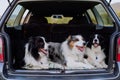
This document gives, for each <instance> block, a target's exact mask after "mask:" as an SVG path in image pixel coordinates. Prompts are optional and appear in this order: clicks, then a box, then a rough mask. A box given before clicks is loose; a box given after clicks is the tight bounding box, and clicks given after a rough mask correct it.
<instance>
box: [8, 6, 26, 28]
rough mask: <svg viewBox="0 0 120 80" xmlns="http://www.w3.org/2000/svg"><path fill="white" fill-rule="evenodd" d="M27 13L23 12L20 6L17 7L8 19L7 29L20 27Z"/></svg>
mask: <svg viewBox="0 0 120 80" xmlns="http://www.w3.org/2000/svg"><path fill="white" fill-rule="evenodd" d="M27 13H28V10H25V9H24V7H22V6H21V5H17V7H16V8H15V10H14V11H13V13H12V14H11V16H10V18H9V19H8V22H7V27H13V26H18V25H20V24H21V23H22V20H24V17H25V16H26V14H27Z"/></svg>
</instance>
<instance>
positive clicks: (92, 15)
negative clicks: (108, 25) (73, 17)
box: [87, 9, 97, 24]
mask: <svg viewBox="0 0 120 80" xmlns="http://www.w3.org/2000/svg"><path fill="white" fill-rule="evenodd" d="M87 13H88V14H89V17H90V18H91V21H92V23H94V24H97V21H96V18H95V16H94V14H93V12H92V11H91V10H90V9H89V10H87Z"/></svg>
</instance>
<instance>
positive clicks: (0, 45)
mask: <svg viewBox="0 0 120 80" xmlns="http://www.w3.org/2000/svg"><path fill="white" fill-rule="evenodd" d="M3 54H4V43H3V38H2V37H0V62H3V59H4V56H3Z"/></svg>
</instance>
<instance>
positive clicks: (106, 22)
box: [94, 4, 113, 27]
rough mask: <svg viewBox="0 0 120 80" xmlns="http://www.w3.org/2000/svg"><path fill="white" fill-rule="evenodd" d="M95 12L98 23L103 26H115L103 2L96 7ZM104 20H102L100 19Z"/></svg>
mask: <svg viewBox="0 0 120 80" xmlns="http://www.w3.org/2000/svg"><path fill="white" fill-rule="evenodd" d="M95 10H96V12H94V13H95V14H96V19H97V22H98V24H100V25H103V26H106V27H107V26H113V23H112V19H111V17H110V16H109V15H108V13H107V12H106V10H105V9H104V7H103V6H102V5H101V4H98V5H96V6H95V7H94V11H95ZM100 20H102V21H100Z"/></svg>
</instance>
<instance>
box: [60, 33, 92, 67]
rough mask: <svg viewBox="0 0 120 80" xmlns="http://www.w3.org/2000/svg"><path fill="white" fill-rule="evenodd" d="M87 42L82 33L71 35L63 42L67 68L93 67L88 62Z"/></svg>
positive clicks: (62, 48) (62, 47) (62, 46)
mask: <svg viewBox="0 0 120 80" xmlns="http://www.w3.org/2000/svg"><path fill="white" fill-rule="evenodd" d="M85 44H86V42H85V40H84V38H83V37H82V35H72V36H69V37H68V38H67V39H66V40H65V41H64V42H63V43H62V44H61V50H62V54H63V55H64V57H65V59H66V65H67V67H66V69H92V68H94V67H93V66H92V65H91V64H88V63H86V61H85V59H84V54H85V52H86V51H85V50H86V46H85Z"/></svg>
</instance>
